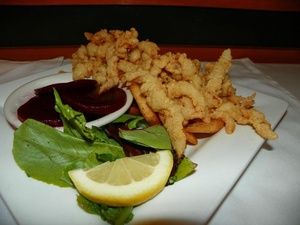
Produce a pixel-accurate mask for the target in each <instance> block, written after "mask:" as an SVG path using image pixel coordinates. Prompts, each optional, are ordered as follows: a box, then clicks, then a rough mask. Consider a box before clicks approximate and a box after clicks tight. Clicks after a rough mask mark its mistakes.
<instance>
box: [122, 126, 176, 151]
mask: <svg viewBox="0 0 300 225" xmlns="http://www.w3.org/2000/svg"><path fill="white" fill-rule="evenodd" d="M119 135H120V137H121V138H123V139H125V140H127V141H130V142H133V143H135V144H138V145H141V146H145V147H151V148H154V149H157V150H171V149H172V145H171V140H170V137H169V135H168V133H167V131H166V129H165V128H164V127H163V126H160V125H155V126H151V127H147V128H145V129H137V130H120V132H119Z"/></svg>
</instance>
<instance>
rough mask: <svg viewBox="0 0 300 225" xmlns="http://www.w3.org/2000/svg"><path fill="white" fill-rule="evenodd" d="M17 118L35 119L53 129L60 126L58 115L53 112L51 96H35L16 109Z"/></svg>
mask: <svg viewBox="0 0 300 225" xmlns="http://www.w3.org/2000/svg"><path fill="white" fill-rule="evenodd" d="M17 113H18V118H19V120H20V121H22V122H24V121H25V120H26V119H29V118H31V119H35V120H38V121H40V122H43V123H45V124H48V125H50V126H53V127H58V126H62V121H61V119H60V117H59V114H58V113H57V112H56V111H55V110H54V97H53V96H51V95H43V96H42V97H41V96H35V97H33V98H31V99H30V100H29V101H28V102H26V103H25V104H23V105H22V106H20V107H19V108H18V111H17Z"/></svg>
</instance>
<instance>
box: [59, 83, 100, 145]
mask: <svg viewBox="0 0 300 225" xmlns="http://www.w3.org/2000/svg"><path fill="white" fill-rule="evenodd" d="M53 90H54V98H55V110H56V112H58V113H59V114H60V117H61V119H62V121H63V124H64V132H66V133H69V134H72V135H73V136H75V137H83V138H84V139H86V140H88V141H94V138H95V137H94V133H93V132H92V131H91V129H90V128H88V127H86V126H85V125H86V120H85V117H84V115H83V114H82V113H81V112H78V111H76V110H74V109H72V108H71V107H70V106H69V105H66V104H63V103H62V101H61V98H60V96H59V94H58V92H57V91H56V89H55V88H54V89H53Z"/></svg>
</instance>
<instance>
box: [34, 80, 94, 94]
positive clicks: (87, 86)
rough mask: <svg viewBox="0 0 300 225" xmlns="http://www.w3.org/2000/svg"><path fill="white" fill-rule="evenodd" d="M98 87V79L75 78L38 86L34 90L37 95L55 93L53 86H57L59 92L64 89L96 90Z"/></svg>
mask: <svg viewBox="0 0 300 225" xmlns="http://www.w3.org/2000/svg"><path fill="white" fill-rule="evenodd" d="M96 87H97V81H95V80H89V79H82V80H75V81H70V82H67V83H57V84H50V85H48V86H45V87H41V88H37V89H35V90H34V92H35V94H36V95H42V94H49V93H50V94H53V88H55V89H56V90H57V91H58V92H59V93H60V92H62V91H72V92H73V91H74V92H75V91H79V92H81V91H84V92H85V91H90V90H94V89H95V88H96Z"/></svg>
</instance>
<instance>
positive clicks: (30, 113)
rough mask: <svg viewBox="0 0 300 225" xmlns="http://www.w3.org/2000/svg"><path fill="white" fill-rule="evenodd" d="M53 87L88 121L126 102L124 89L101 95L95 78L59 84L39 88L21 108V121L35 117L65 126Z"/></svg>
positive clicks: (118, 107) (53, 124)
mask: <svg viewBox="0 0 300 225" xmlns="http://www.w3.org/2000/svg"><path fill="white" fill-rule="evenodd" d="M53 88H55V89H56V90H57V91H58V92H59V94H60V97H61V99H62V101H63V103H64V104H68V105H70V106H71V107H72V108H73V109H75V110H77V111H80V112H82V113H83V114H84V115H85V116H86V118H87V121H90V120H93V119H96V118H100V117H103V116H105V115H107V114H110V113H112V112H114V111H116V110H118V109H120V108H121V107H122V106H123V105H124V104H125V103H126V93H125V91H124V90H123V89H121V88H112V89H111V90H109V91H107V92H105V93H102V94H101V95H99V94H98V89H97V82H96V81H95V80H88V79H85V80H76V81H71V82H68V83H57V84H52V85H48V86H45V87H42V88H38V89H36V90H35V93H36V96H35V97H33V98H31V99H30V100H29V101H28V102H26V103H25V104H23V105H22V106H20V107H19V109H18V111H17V114H18V118H19V120H20V121H22V122H23V121H25V120H26V119H28V118H32V119H36V120H38V121H41V122H43V123H46V124H48V125H50V126H53V127H57V126H62V121H61V120H60V117H59V114H58V113H57V112H56V111H55V109H54V105H55V100H54V95H53Z"/></svg>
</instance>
